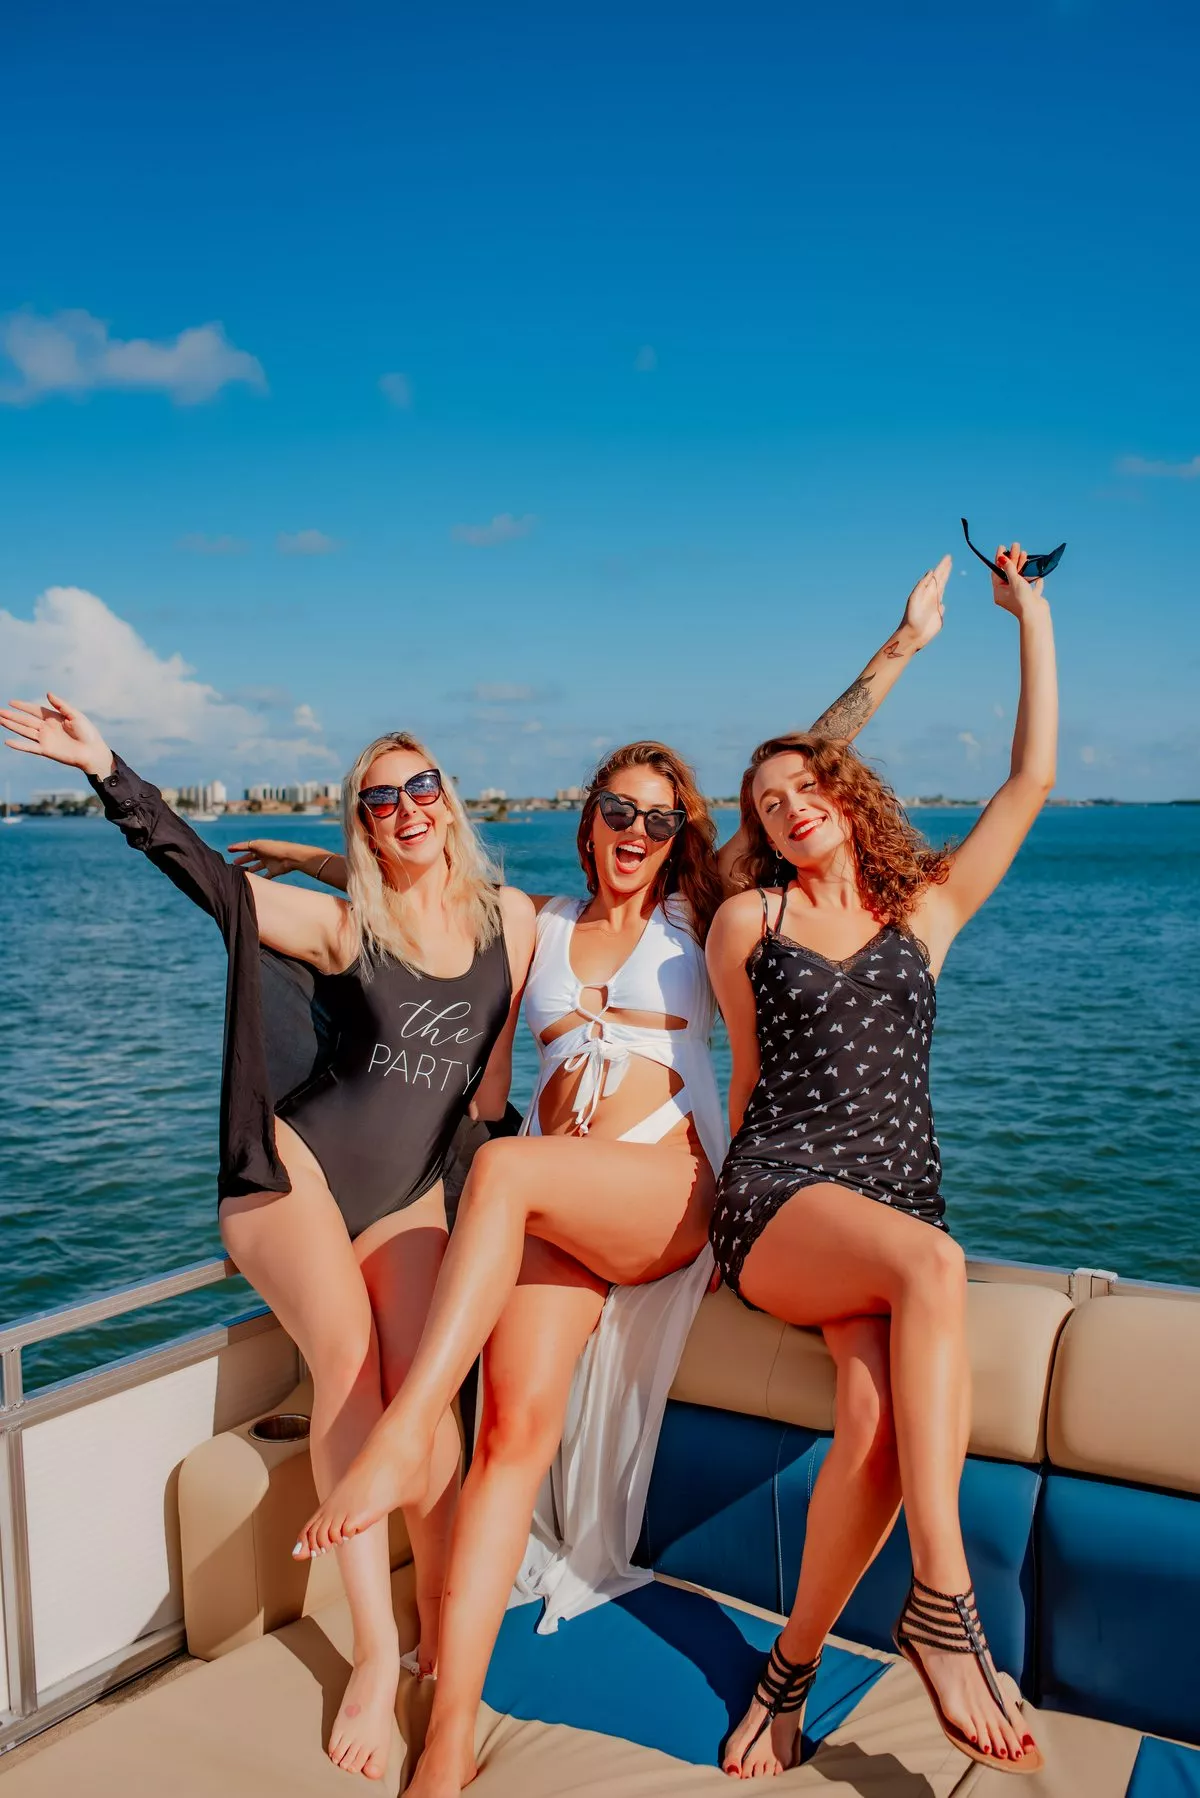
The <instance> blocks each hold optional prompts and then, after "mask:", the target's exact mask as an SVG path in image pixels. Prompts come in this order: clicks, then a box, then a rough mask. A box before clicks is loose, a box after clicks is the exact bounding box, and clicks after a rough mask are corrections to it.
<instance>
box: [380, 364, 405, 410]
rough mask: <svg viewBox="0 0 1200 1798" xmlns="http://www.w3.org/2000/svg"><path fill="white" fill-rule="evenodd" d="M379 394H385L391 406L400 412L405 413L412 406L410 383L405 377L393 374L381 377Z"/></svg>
mask: <svg viewBox="0 0 1200 1798" xmlns="http://www.w3.org/2000/svg"><path fill="white" fill-rule="evenodd" d="M379 389H380V392H381V393H383V394H386V396H387V398H388V399H389V400H391V402H392V404H393V406H395V407H397V408H398V410H399V411H401V412H407V411H408V410H409V408H410V407H411V405H412V382H411V381H410V380H409V378H408V376H407V375H402V374H399V373H394V374H390V375H382V376H380V380H379Z"/></svg>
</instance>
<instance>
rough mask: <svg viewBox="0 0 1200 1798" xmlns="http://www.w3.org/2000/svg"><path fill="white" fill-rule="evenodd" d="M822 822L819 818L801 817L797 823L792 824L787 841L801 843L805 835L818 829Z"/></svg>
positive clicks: (808, 835)
mask: <svg viewBox="0 0 1200 1798" xmlns="http://www.w3.org/2000/svg"><path fill="white" fill-rule="evenodd" d="M822 822H823V820H822V819H820V818H802V819H801V820H800V822H799V824H793V826H792V828H791V830H789V831H788V842H789V843H802V842H803V841H804V839H805V838H806V837H811V835H812V833H813V831H814V830H820V828H821V824H822Z"/></svg>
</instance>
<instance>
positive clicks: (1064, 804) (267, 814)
mask: <svg viewBox="0 0 1200 1798" xmlns="http://www.w3.org/2000/svg"><path fill="white" fill-rule="evenodd" d="M900 803H901V805H902V806H903V807H904V809H905V811H910V812H954V811H980V810H982V808H983V807H984V806H985V805H986V804H987V803H988V802H987V800H986V799H949V798H946V797H945V796H944V795H942V794H934V795H931V796H929V797H924V796H918V797H916V798H903V797H902V798H901V800H900ZM1046 803H1047V809H1049V810H1052V811H1096V810H1103V811H1113V810H1130V809H1131V808H1134V807H1138V806H1154V807H1156V808H1159V809H1161V808H1164V807H1167V806H1177V807H1186V806H1200V798H1196V799H1050V800H1047V802H1046ZM464 804H465V805H466V808H467V812H468V814H469V815H470V816H471V817H472V818H474V819H475V820H476V822H478V823H482V824H503V823H506V822H507V821H508V820H509V819H511V818H517V817H520V818H532V817H540V816H542V815H543V814H548V813H567V814H574V815H576V816H577V815H578V813H579V811H580V809H581V808H580V806H579V805H577V804H573V803H569V802H563V801H561V800H554V799H542V798H536V797H535V798H529V799H509V800H505V801H504V802H503V803H502V804H498V803H497V802H496V801H494V800H480V799H467V800H465V801H464ZM708 805H709V809H710V810H711V811H714V812H736V811H737V810H738V802H737V800H736V799H710V800H709V801H708ZM174 809H175V810H176V811H177V812H178V814H179V816H180V817H181V818H186V819H188V821H189V822H192V821H195V822H197V823H201V824H215V823H220V822H222V821H223V820H228V821H230V822H235V821H236V822H238V823H239V824H241V825H242V826H243V827H244V828H245V829H246V830H247V831H248V832H250V833H251V834H252V832H253V829H254V826H255V825H256V824H257V823H258V822H259V821H263V822H265V821H266V820H268V819H270V820H271V821H273V822H277V821H279V820H281V819H286V820H289V821H290V820H293V819H294V820H295V822H296V823H297V824H340V823H341V813H340V809H339V808H338V807H336V806H331V807H329V808H328V809H321V810H313V809H311V808H309V807H296V808H295V809H292V808H290V807H286V806H278V807H276V806H272V807H270V808H266V807H263V808H261V809H258V810H255V811H248V810H246V808H245V806H244V805H243V804H238V805H236V806H226V807H225V808H224V809H223V810H221V811H219V812H217V813H216V814H215V815H212V816H210V815H209V814H207V813H206V814H204V815H203V816H200V817H196V816H195V814H194V812H193V810H192V809H191V808H189V807H187V806H176V807H175V808H174ZM100 815H101V812H100V802H99V800H98V799H96V798H94V797H93V795H92V794H90V793H86V794H85V793H81V794H80V795H79V799H78V801H69V800H67V799H66V798H65V797H64V798H63V799H61V800H58V801H56V802H54V803H52V804H51V803H38V804H28V803H23V802H21V801H14V802H13V803H11V804H10V805H9V806H8V808H7V811H6V812H3V813H2V814H0V823H3V822H4V821H5V819H6V818H11V819H13V820H16V819H18V818H20V819H27V818H98V817H99V816H100Z"/></svg>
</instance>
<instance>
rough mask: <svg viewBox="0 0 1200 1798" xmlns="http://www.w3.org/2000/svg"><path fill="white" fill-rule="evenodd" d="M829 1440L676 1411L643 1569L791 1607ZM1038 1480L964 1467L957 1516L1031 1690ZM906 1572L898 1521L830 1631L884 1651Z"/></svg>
mask: <svg viewBox="0 0 1200 1798" xmlns="http://www.w3.org/2000/svg"><path fill="white" fill-rule="evenodd" d="M829 1447H830V1438H829V1436H827V1435H823V1434H819V1433H818V1432H817V1431H815V1430H806V1429H800V1428H797V1427H795V1426H793V1425H791V1424H783V1423H774V1422H771V1421H769V1420H768V1419H766V1418H761V1417H746V1416H743V1415H742V1414H741V1413H738V1412H732V1411H720V1410H715V1409H712V1408H710V1407H708V1406H705V1405H691V1404H682V1403H679V1402H674V1401H673V1402H672V1403H670V1404H669V1405H668V1406H667V1414H666V1418H665V1420H664V1423H663V1431H662V1435H661V1438H660V1440H659V1445H658V1454H657V1458H656V1460H655V1464H654V1475H653V1478H652V1480H651V1483H650V1494H649V1498H648V1500H647V1505H646V1523H645V1527H644V1530H643V1535H642V1544H641V1558H642V1559H643V1560H644V1561H645V1562H646V1563H647V1564H648V1565H650V1566H652V1567H654V1568H656V1569H657V1570H658V1571H659V1572H662V1573H669V1574H672V1575H674V1576H675V1577H676V1578H677V1579H687V1580H692V1581H694V1582H695V1583H696V1584H697V1585H701V1586H710V1587H712V1588H714V1589H715V1590H716V1591H718V1592H728V1593H729V1594H730V1595H731V1596H732V1597H734V1598H740V1599H744V1600H745V1601H746V1602H748V1603H750V1604H757V1605H761V1606H762V1607H763V1609H764V1610H771V1611H787V1610H789V1609H790V1608H791V1604H792V1600H793V1598H794V1596H795V1592H796V1581H797V1579H798V1577H799V1573H800V1556H801V1552H802V1550H803V1547H804V1536H805V1530H806V1527H807V1522H808V1507H809V1501H810V1499H811V1497H812V1490H813V1487H814V1485H815V1483H816V1478H817V1475H818V1473H819V1472H820V1470H821V1467H822V1465H823V1463H824V1460H825V1457H826V1455H827V1454H828V1453H829ZM1039 1485H1040V1475H1039V1474H1038V1473H1037V1472H1036V1470H1034V1469H1032V1468H1029V1467H1022V1466H1019V1465H1016V1464H1014V1463H1010V1462H1006V1461H983V1460H978V1459H971V1460H968V1462H967V1465H966V1468H965V1470H964V1473H963V1483H962V1492H961V1512H962V1521H963V1535H964V1537H965V1540H966V1545H967V1558H968V1561H969V1562H970V1566H971V1572H972V1576H973V1578H974V1581H975V1586H976V1592H977V1596H978V1601H979V1607H980V1614H981V1615H982V1617H983V1624H984V1628H985V1630H986V1631H987V1635H988V1640H989V1642H990V1643H991V1645H992V1651H993V1654H994V1655H995V1657H996V1660H997V1661H998V1663H999V1665H1000V1666H1001V1667H1003V1668H1004V1669H1005V1671H1006V1672H1008V1673H1011V1674H1012V1676H1013V1678H1014V1679H1015V1680H1016V1681H1017V1682H1018V1684H1020V1685H1022V1687H1024V1686H1025V1685H1026V1684H1030V1683H1032V1667H1033V1653H1032V1644H1033V1629H1034V1623H1033V1618H1034V1570H1033V1546H1032V1544H1033V1518H1034V1511H1035V1509H1036V1506H1037V1498H1038V1490H1039ZM911 1573H912V1566H911V1561H910V1559H909V1547H908V1535H907V1532H906V1530H905V1528H904V1519H903V1517H901V1519H900V1522H899V1523H898V1524H897V1526H896V1528H895V1530H894V1531H893V1533H892V1535H891V1537H890V1539H889V1540H888V1542H887V1543H886V1544H885V1546H884V1548H883V1550H882V1552H881V1553H880V1555H879V1557H878V1559H877V1560H876V1561H875V1563H874V1565H873V1566H872V1567H871V1568H870V1569H869V1570H868V1572H867V1573H866V1575H865V1576H864V1578H863V1579H862V1581H861V1582H860V1583H859V1586H858V1589H857V1591H856V1592H855V1593H854V1595H853V1597H852V1598H851V1600H850V1603H849V1604H848V1605H847V1607H846V1609H845V1611H844V1612H843V1613H842V1616H841V1617H840V1618H839V1620H838V1623H837V1625H836V1628H837V1633H838V1634H839V1635H841V1636H848V1637H849V1638H850V1639H851V1640H852V1641H855V1642H865V1643H866V1644H867V1645H868V1646H870V1647H872V1648H880V1649H884V1650H885V1651H890V1649H891V1647H892V1639H891V1632H892V1625H893V1624H894V1622H895V1620H896V1618H897V1616H898V1615H899V1613H900V1607H901V1605H902V1604H903V1602H904V1596H905V1593H906V1591H907V1589H908V1582H909V1578H910V1577H911Z"/></svg>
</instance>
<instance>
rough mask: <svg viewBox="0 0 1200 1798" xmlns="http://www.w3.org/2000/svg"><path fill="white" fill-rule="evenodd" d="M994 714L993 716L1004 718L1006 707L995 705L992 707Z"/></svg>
mask: <svg viewBox="0 0 1200 1798" xmlns="http://www.w3.org/2000/svg"><path fill="white" fill-rule="evenodd" d="M992 716H993V718H1003V716H1004V707H1003V706H1002V705H994V706H993V707H992Z"/></svg>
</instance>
